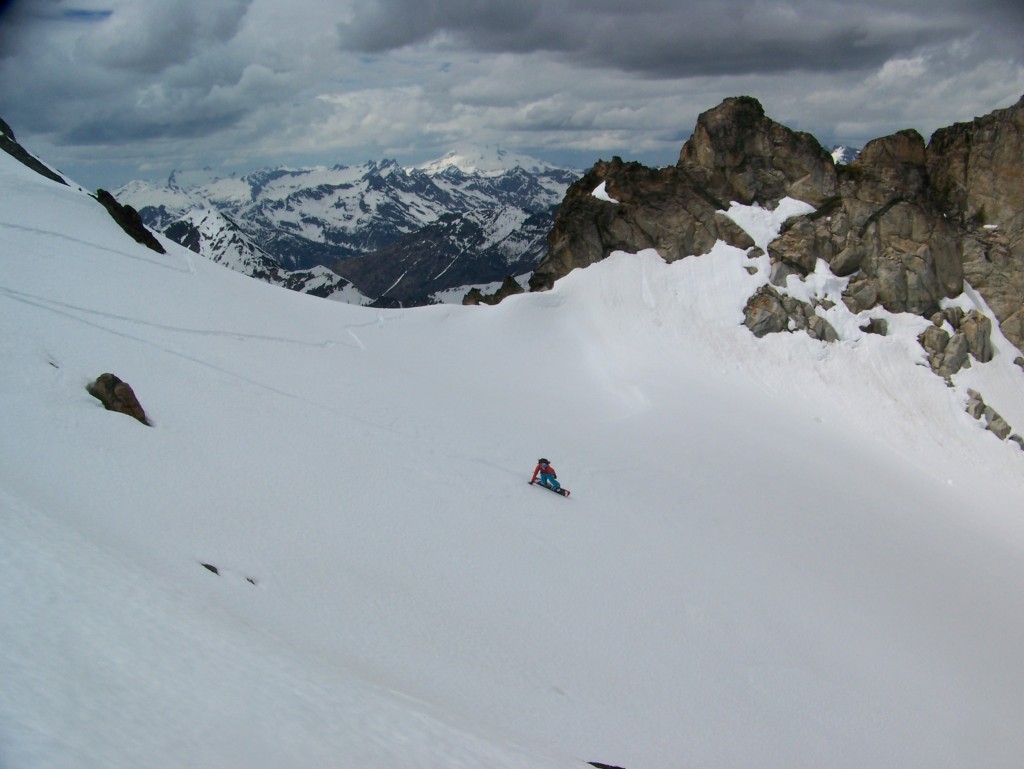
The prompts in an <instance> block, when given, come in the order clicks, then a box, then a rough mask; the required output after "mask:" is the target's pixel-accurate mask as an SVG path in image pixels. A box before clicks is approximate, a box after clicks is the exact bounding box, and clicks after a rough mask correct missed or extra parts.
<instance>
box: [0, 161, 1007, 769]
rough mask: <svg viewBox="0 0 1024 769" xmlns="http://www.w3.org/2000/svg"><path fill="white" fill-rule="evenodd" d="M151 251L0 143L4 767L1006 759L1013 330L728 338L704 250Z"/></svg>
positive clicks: (761, 231)
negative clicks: (505, 279) (311, 257)
mask: <svg viewBox="0 0 1024 769" xmlns="http://www.w3.org/2000/svg"><path fill="white" fill-rule="evenodd" d="M784 211H785V207H781V208H780V212H777V213H776V214H774V215H773V214H769V213H768V212H764V211H759V210H757V209H753V210H750V209H738V208H735V207H734V209H733V211H732V215H733V216H734V218H736V219H737V220H738V221H741V222H745V226H747V227H748V229H749V231H751V232H752V234H755V237H756V238H757V239H759V240H761V241H763V240H764V239H765V238H766V237H767V236H768V234H769V233H770V231H771V230H772V228H777V227H778V225H779V221H778V220H779V219H780V218H781V213H782V212H784ZM166 245H167V248H168V254H167V255H157V254H155V253H153V252H151V251H148V250H146V249H144V248H142V247H141V246H137V245H136V244H135V243H134V242H132V241H130V240H129V239H128V238H127V237H125V236H124V235H123V233H121V231H120V230H119V229H118V228H117V225H115V224H114V223H113V221H111V220H110V219H109V218H108V217H107V215H106V213H105V212H104V211H103V210H102V208H101V207H100V206H99V205H97V204H96V203H95V202H94V201H93V200H92V199H91V198H89V197H88V196H86V195H84V194H83V193H81V191H76V190H73V189H67V188H62V187H61V186H60V185H56V184H53V183H51V182H48V181H46V180H44V179H42V178H41V177H38V176H36V175H35V174H33V173H32V172H31V171H28V170H27V169H24V168H22V167H21V166H19V165H18V164H16V163H15V162H14V161H12V160H10V159H8V158H7V157H6V156H4V157H0V250H2V252H0V323H2V325H3V329H4V333H3V335H2V337H0V345H2V347H0V356H2V360H3V361H4V364H3V366H0V404H2V405H0V408H2V410H3V411H2V415H3V416H2V419H3V430H2V431H0V582H2V584H3V585H4V590H3V591H2V592H0V596H2V598H0V601H2V603H0V681H2V682H3V684H2V686H0V766H3V767H5V769H6V768H7V767H10V768H16V769H22V768H23V767H30V768H34V767H45V768H46V769H59V768H61V767H69V768H70V767H100V766H102V767H104V768H105V769H118V768H119V767H132V768H133V769H134V768H135V767H140V766H145V767H148V768H150V769H152V768H159V767H182V766H223V767H246V769H261V768H263V767H267V768H268V769H269V768H271V767H388V768H389V769H394V768H396V767H403V768H404V767H445V768H446V769H451V768H452V767H485V766H486V767H523V768H524V769H525V768H526V767H530V768H531V769H539V768H540V767H579V766H581V765H583V764H582V762H584V761H600V762H605V763H611V764H617V765H620V766H624V767H627V769H663V768H664V767H716V768H722V769H728V768H735V769H740V768H746V767H759V768H762V769H772V768H776V767H777V768H778V769H783V768H785V769H792V768H793V767H830V768H832V767H850V768H851V769H853V768H854V767H857V768H861V767H893V768H896V767H899V768H900V769H906V768H907V767H929V769H935V768H936V767H951V768H952V767H958V768H960V767H965V766H977V767H987V768H989V769H999V768H1002V767H1005V768H1006V769H1010V767H1017V766H1019V761H1020V756H1021V755H1024V731H1022V730H1021V729H1020V724H1021V723H1022V718H1024V695H1022V692H1024V664H1022V662H1021V653H1020V643H1019V639H1020V638H1021V636H1022V634H1024V590H1022V587H1024V523H1022V513H1021V509H1020V500H1021V497H1022V492H1024V480H1022V473H1021V470H1022V462H1024V454H1022V453H1021V452H1020V451H1019V450H1017V448H1016V447H1015V446H1014V445H1013V444H1008V443H1003V442H1000V441H998V440H997V439H996V438H995V437H994V436H993V435H991V434H990V433H987V432H985V431H984V430H983V429H982V428H981V427H980V426H979V425H978V423H977V422H975V421H974V420H972V419H971V418H970V417H969V416H968V415H967V414H966V413H964V410H963V406H964V402H965V400H966V394H965V393H966V386H967V385H968V384H970V386H973V387H976V388H979V389H981V390H982V391H983V392H984V393H985V397H986V401H987V402H989V401H991V402H992V405H993V406H994V407H995V408H996V409H997V410H999V411H1001V412H1003V413H1004V416H1006V417H1007V419H1008V420H1009V421H1010V422H1011V424H1016V425H1021V424H1024V415H1020V414H1018V413H1017V411H1015V409H1017V410H1019V408H1020V406H1019V401H1020V398H1019V393H1020V387H1021V384H1022V382H1024V373H1022V372H1020V370H1019V369H1017V368H1015V367H1014V366H1013V365H1012V363H1011V362H1010V361H1011V360H1012V357H1011V355H1010V352H1009V351H1008V350H1007V349H1006V348H1005V347H1000V348H999V354H998V355H997V357H996V359H995V360H994V361H992V363H990V364H986V365H985V366H979V365H975V366H974V367H973V368H972V369H970V370H969V378H970V381H969V382H968V381H966V380H965V381H961V380H960V379H958V380H957V381H956V386H955V387H947V386H946V385H945V384H944V383H943V382H942V381H941V380H940V379H938V378H937V377H935V376H934V375H933V374H932V373H931V372H930V371H929V370H928V369H927V367H926V366H924V365H922V361H923V352H922V351H921V349H920V347H919V346H917V344H916V341H915V337H916V334H917V333H919V331H920V323H921V321H920V319H908V318H903V317H899V316H889V319H890V325H891V327H892V328H893V333H892V334H891V335H890V336H887V337H878V336H870V335H865V334H858V333H857V331H856V322H855V320H856V319H853V318H841V317H838V316H837V317H835V318H832V320H834V321H835V325H836V326H837V327H838V328H839V329H841V331H842V333H843V335H844V339H843V341H841V342H839V343H837V344H833V345H825V344H822V343H819V342H815V341H813V340H811V339H809V338H808V337H806V336H805V335H797V334H794V335H776V336H774V337H769V338H765V339H762V340H758V339H755V338H754V337H753V336H752V335H750V334H749V332H748V331H747V330H746V329H745V328H743V327H742V326H741V325H740V321H741V318H742V313H741V309H742V306H743V302H744V299H745V298H746V296H749V295H750V293H751V292H752V290H753V288H754V287H755V286H756V285H757V284H758V283H759V282H761V281H763V280H764V268H765V265H759V266H760V267H761V270H760V272H759V273H758V274H757V275H749V274H748V273H747V271H746V270H744V269H743V267H744V265H745V264H747V260H746V259H745V257H744V255H743V254H742V253H740V252H738V251H735V250H733V249H730V248H726V247H722V246H719V247H717V248H716V249H715V250H714V251H713V252H712V253H711V254H708V255H704V256H700V257H695V258H688V259H685V260H682V261H679V262H676V263H674V264H672V265H667V264H664V263H663V262H662V261H661V260H660V259H659V258H658V257H657V255H656V254H653V253H644V254H639V255H627V254H618V255H615V256H613V257H612V258H610V259H608V260H606V261H604V262H601V263H599V264H597V265H594V266H592V267H590V268H588V269H586V270H578V271H576V272H574V273H572V274H571V275H569V276H568V277H567V278H565V279H563V280H561V281H559V282H558V284H556V286H555V288H554V290H552V291H550V292H546V293H543V294H526V295H521V296H517V297H512V298H511V299H508V300H506V301H505V302H503V303H501V304H500V305H498V306H495V307H489V306H480V307H461V306H451V305H445V306H435V307H425V308H418V309H414V310H395V311H379V310H370V309H367V308H362V307H356V306H350V305H344V304H339V303H336V302H328V301H322V300H318V299H315V298H313V297H309V296H305V295H301V294H296V293H293V292H288V291H285V290H282V289H280V288H275V287H272V286H268V285H265V284H262V283H259V282H256V281H253V280H251V279H248V278H246V277H244V276H242V275H240V274H237V273H234V272H231V271H229V270H227V269H225V268H223V267H221V266H219V265H216V264H213V263H211V262H209V261H207V260H204V259H201V258H199V257H197V256H196V255H194V254H192V253H191V252H189V251H187V250H186V249H184V248H180V247H177V246H175V245H174V244H173V243H166ZM816 279H817V280H818V284H817V288H816V289H815V290H819V289H820V290H822V291H828V290H831V289H832V288H834V286H831V284H830V279H829V278H828V276H826V275H817V276H816ZM796 288H797V287H794V290H796ZM812 288H813V286H812ZM804 290H810V289H807V288H806V287H805V289H804ZM962 301H965V302H966V301H972V300H970V297H969V296H967V297H965V298H964V299H963V300H962ZM835 312H837V313H838V312H841V311H839V310H835ZM1000 344H1003V343H1002V342H1000ZM104 371H111V372H113V373H115V374H117V375H118V376H120V377H121V378H123V379H124V380H126V381H127V382H129V383H130V384H131V385H132V386H133V387H134V389H135V392H136V393H137V394H138V396H139V398H140V400H141V401H142V403H143V405H144V406H145V407H146V409H147V412H148V414H149V416H150V417H151V420H152V422H153V424H154V426H153V427H151V428H147V427H145V426H142V425H141V424H139V423H137V422H135V421H134V420H131V419H130V418H128V417H124V416H122V415H118V414H112V413H109V412H105V411H104V410H103V409H102V408H101V407H100V406H99V405H98V403H97V402H96V401H95V400H93V399H92V398H91V397H90V396H89V395H88V394H87V393H86V392H85V389H84V388H85V385H86V383H87V382H88V381H89V380H91V379H92V378H94V377H96V376H98V375H99V374H100V373H103V372H104ZM990 393H991V395H990ZM542 454H543V455H545V456H547V457H549V458H551V459H552V460H553V462H554V465H555V467H556V468H557V469H558V472H559V478H560V480H561V481H562V482H563V484H564V485H565V486H567V487H568V488H570V489H572V491H573V495H572V497H570V498H569V499H563V498H560V497H558V496H555V495H553V494H548V493H545V492H543V491H542V490H538V489H534V488H531V487H529V486H528V485H527V484H526V483H525V481H526V480H527V479H528V478H529V474H530V473H531V471H532V469H533V463H534V461H535V460H536V458H537V457H538V456H540V455H542ZM202 564H210V565H214V566H216V567H217V568H218V570H219V575H215V574H214V573H212V572H211V571H209V570H207V569H206V568H204V567H203V566H202Z"/></svg>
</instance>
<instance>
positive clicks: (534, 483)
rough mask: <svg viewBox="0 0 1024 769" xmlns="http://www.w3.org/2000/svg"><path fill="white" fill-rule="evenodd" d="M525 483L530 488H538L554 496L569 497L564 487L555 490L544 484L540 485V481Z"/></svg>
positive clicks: (567, 490)
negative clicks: (552, 493)
mask: <svg viewBox="0 0 1024 769" xmlns="http://www.w3.org/2000/svg"><path fill="white" fill-rule="evenodd" d="M527 483H529V484H530V485H531V486H540V487H541V488H542V489H547V490H548V491H553V492H554V493H555V494H561V495H562V496H563V497H567V496H569V489H567V488H565V487H561V488H557V489H556V488H555V487H554V486H548V485H547V484H546V483H541V482H540V481H527Z"/></svg>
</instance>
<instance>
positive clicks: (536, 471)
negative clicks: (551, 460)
mask: <svg viewBox="0 0 1024 769" xmlns="http://www.w3.org/2000/svg"><path fill="white" fill-rule="evenodd" d="M541 473H545V474H546V475H553V476H555V477H556V478H557V477H558V473H556V472H555V468H554V467H552V466H551V465H548V469H547V470H546V471H545V470H544V469H542V468H541V466H540V465H537V467H535V468H534V470H533V477H532V478H531V479H530V483H536V482H537V476H538V475H540V474H541Z"/></svg>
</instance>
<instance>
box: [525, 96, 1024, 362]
mask: <svg viewBox="0 0 1024 769" xmlns="http://www.w3.org/2000/svg"><path fill="white" fill-rule="evenodd" d="M602 183H603V186H602ZM597 191H600V192H601V193H603V194H595V192H597ZM787 196H788V197H792V198H796V199H799V200H802V201H805V202H807V203H810V204H811V205H812V206H814V207H815V209H816V210H815V211H814V212H813V213H810V214H808V215H805V216H801V217H796V218H794V219H791V220H790V221H789V222H788V223H787V225H786V227H785V228H784V230H783V232H782V233H781V234H780V235H779V237H778V238H777V239H776V240H775V241H773V242H772V243H771V244H769V246H768V254H769V257H770V261H771V265H772V266H771V273H770V274H771V283H772V284H774V285H776V286H780V287H782V286H785V282H786V279H787V276H789V275H794V274H795V275H798V276H806V275H808V274H809V273H811V272H812V271H813V270H814V269H815V266H816V264H817V263H818V261H819V260H823V261H825V262H827V263H828V265H829V267H830V269H831V271H832V272H833V273H834V274H835V275H837V276H840V277H849V278H850V281H849V283H848V286H847V289H846V291H845V292H844V294H843V301H844V302H845V303H846V304H847V306H848V307H849V308H850V309H851V310H852V311H853V312H862V311H865V310H869V309H871V308H873V307H877V306H880V307H883V308H885V309H886V310H889V311H891V312H910V313H915V314H918V315H922V316H923V317H926V318H932V317H933V316H934V315H935V314H936V313H938V312H940V310H941V307H942V306H943V300H944V299H947V298H951V297H955V296H958V295H959V294H961V293H962V291H963V288H964V280H965V279H966V280H967V281H969V282H970V284H971V285H972V286H973V287H974V288H976V289H977V290H978V291H979V292H980V293H981V294H982V296H983V297H984V298H985V300H986V301H987V302H988V304H989V306H990V307H991V308H992V310H993V312H994V313H995V315H996V317H997V318H998V320H999V323H1000V327H1001V329H1002V331H1003V333H1004V334H1005V335H1006V337H1007V338H1008V339H1009V340H1010V341H1011V342H1013V343H1014V344H1015V345H1017V346H1018V347H1022V346H1024V99H1021V101H1020V102H1018V103H1017V104H1016V105H1014V106H1013V107H1010V108H1008V109H1005V110H998V111H996V112H993V113H992V114H990V115H987V116H985V117H983V118H978V119H976V120H975V121H974V122H972V123H966V124H960V125H956V126H953V127H951V128H948V129H943V130H941V131H938V132H936V134H935V136H934V137H933V138H932V140H931V143H930V144H928V145H926V144H925V141H924V139H923V138H922V137H921V135H920V134H918V133H917V132H916V131H913V130H906V131H899V132H897V133H895V134H893V135H891V136H887V137H882V138H880V139H876V140H874V141H872V142H870V143H869V144H868V145H867V146H866V147H864V149H863V150H862V151H861V153H860V155H859V156H858V157H857V159H856V160H854V161H853V162H852V163H850V164H849V165H839V166H837V165H835V163H834V161H833V160H832V157H831V155H830V154H829V153H828V152H826V151H825V149H824V148H822V147H821V146H820V145H819V144H818V142H817V141H816V140H815V139H814V138H813V137H812V136H810V135H808V134H805V133H800V132H797V131H792V130H790V129H789V128H786V127H785V126H783V125H780V124H778V123H776V122H775V121H773V120H771V119H770V118H768V117H767V116H765V114H764V111H763V109H762V108H761V105H760V104H759V103H758V102H757V101H756V100H755V99H752V98H750V97H738V98H732V99H726V100H725V101H724V102H722V104H720V105H719V106H718V107H715V108H714V109H712V110H709V111H707V112H705V113H703V114H702V115H701V116H700V117H699V119H698V121H697V126H696V128H695V129H694V132H693V136H692V137H691V138H690V139H689V140H688V141H687V142H686V144H685V145H684V146H683V148H682V151H681V152H680V156H679V162H678V163H677V164H676V165H675V166H672V167H669V168H663V169H650V168H646V167H644V166H641V165H639V164H637V163H625V162H623V161H622V160H620V159H618V158H615V159H613V160H612V161H611V162H606V161H601V162H599V163H598V164H597V165H595V166H594V167H593V168H592V169H591V170H590V171H589V172H588V173H587V174H586V175H585V176H584V177H583V178H582V179H581V180H580V181H578V182H577V183H576V184H574V185H573V186H572V187H570V189H569V192H568V194H567V195H566V198H565V201H564V202H563V204H562V206H561V208H560V209H559V211H558V215H557V217H556V221H555V225H554V228H553V229H552V231H551V234H550V236H549V240H548V246H549V247H548V254H547V256H546V258H545V259H544V260H543V261H542V262H541V263H540V264H539V265H538V267H537V268H536V270H535V271H534V273H533V276H532V277H531V279H530V288H531V290H534V291H538V290H544V289H547V288H550V286H551V285H552V284H553V283H554V281H555V280H557V279H558V278H560V277H562V276H563V275H565V274H567V273H568V272H569V271H570V270H572V269H574V268H576V267H585V266H587V265H589V264H593V263H594V262H597V261H599V260H601V259H604V258H605V257H606V256H608V255H609V254H610V253H611V252H612V251H615V250H622V251H627V252H637V251H640V250H643V249H647V248H654V249H657V250H658V252H659V253H660V254H661V255H662V256H663V257H664V258H665V259H666V260H667V261H674V260H676V259H679V258H682V257H685V256H688V255H694V254H703V253H707V251H708V250H709V249H710V248H711V246H712V245H713V244H714V243H715V241H716V240H723V241H725V242H727V243H730V244H732V245H735V246H738V247H740V248H749V247H750V246H751V245H752V243H751V242H750V239H749V237H747V235H746V233H744V232H743V231H742V230H740V229H739V228H738V227H736V226H735V225H734V224H733V223H732V222H731V220H729V219H727V218H726V217H724V216H723V215H722V214H721V211H723V210H724V209H726V208H727V207H728V205H729V203H730V202H732V201H737V202H740V203H744V204H755V203H756V204H759V205H761V206H764V207H767V208H772V207H774V206H775V205H777V204H778V202H779V201H780V200H781V199H782V198H784V197H787ZM781 302H782V294H781V293H780V292H774V294H773V292H770V291H767V290H762V291H760V292H759V294H757V295H755V296H754V297H751V301H750V302H749V303H748V313H747V316H746V322H747V325H748V326H749V327H750V328H751V330H752V331H753V330H756V331H755V333H760V332H762V331H763V332H764V333H768V332H769V331H768V330H792V329H793V328H800V327H802V326H803V322H802V321H807V320H810V319H811V316H813V315H814V312H813V308H812V311H811V312H810V313H808V312H806V311H805V310H803V309H801V308H796V310H795V312H794V311H793V308H790V309H787V308H785V307H783V306H782V304H781ZM801 319H802V320H801ZM814 325H815V326H817V323H816V322H815V323H814ZM808 328H810V326H808ZM879 328H880V327H879V326H877V325H876V326H875V327H873V330H875V331H877V330H878V329H879ZM883 330H884V329H883ZM939 330H940V331H941V330H942V329H939ZM811 333H815V332H814V330H813V329H811ZM820 333H821V334H822V337H820V338H825V337H828V336H830V335H829V334H828V333H827V331H825V330H821V332H820ZM956 333H957V332H956V331H955V332H954V333H952V334H949V336H950V337H951V338H950V340H949V342H948V343H947V344H952V345H953V349H950V350H947V348H946V347H945V346H943V347H942V349H941V350H939V346H940V341H941V340H940V335H939V334H936V333H930V334H929V337H928V340H927V341H928V344H929V345H932V348H933V349H932V350H930V351H929V354H930V355H935V354H941V355H946V356H948V355H950V354H952V353H956V355H955V357H956V358H958V357H959V353H958V352H957V351H958V350H959V349H960V346H961V344H962V342H961V340H960V339H959V338H955V337H956ZM954 363H955V360H954V359H949V358H947V359H945V362H943V363H942V364H941V366H940V367H941V368H942V369H943V370H947V369H948V368H949V367H950V366H951V365H953V364H954Z"/></svg>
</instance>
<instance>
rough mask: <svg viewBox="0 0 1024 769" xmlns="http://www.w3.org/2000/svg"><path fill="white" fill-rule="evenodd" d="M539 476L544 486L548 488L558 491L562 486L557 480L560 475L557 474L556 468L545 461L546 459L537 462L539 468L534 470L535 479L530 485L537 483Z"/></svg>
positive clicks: (542, 458) (532, 479)
mask: <svg viewBox="0 0 1024 769" xmlns="http://www.w3.org/2000/svg"><path fill="white" fill-rule="evenodd" d="M538 475H539V476H540V482H541V485H542V486H547V487H549V488H552V489H554V490H555V491H558V489H559V487H560V485H561V484H559V483H558V481H557V480H556V479H557V478H558V474H557V473H555V468H553V467H552V466H551V463H550V462H548V461H547V460H546V459H544V457H541V458H540V459H538V460H537V467H535V468H534V470H533V477H532V478H531V479H530V483H536V482H537V476H538Z"/></svg>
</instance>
